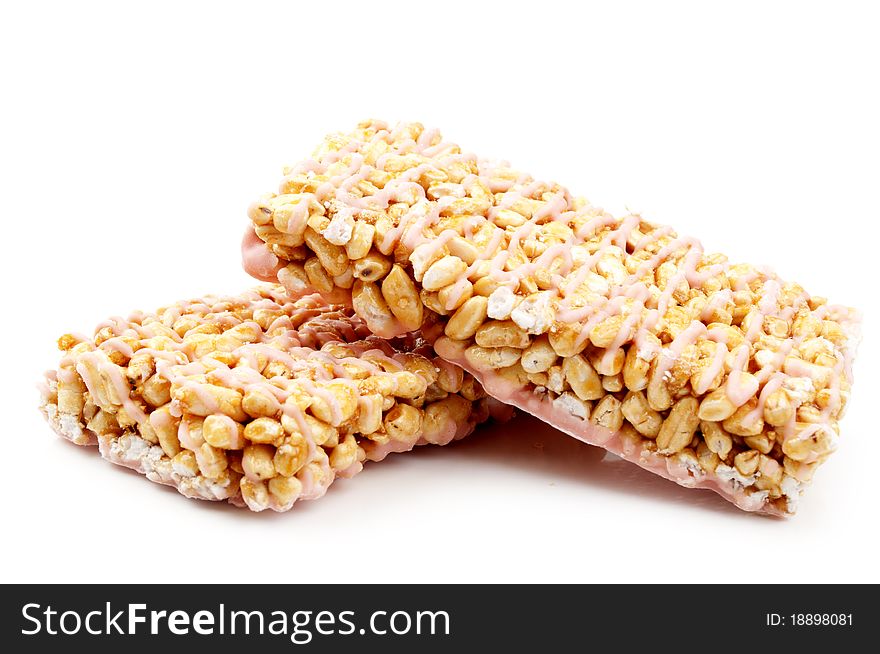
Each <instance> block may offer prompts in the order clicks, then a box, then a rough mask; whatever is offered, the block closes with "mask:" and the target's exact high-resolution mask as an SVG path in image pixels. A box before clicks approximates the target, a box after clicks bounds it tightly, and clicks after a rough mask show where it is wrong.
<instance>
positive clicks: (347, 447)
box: [41, 286, 504, 511]
mask: <svg viewBox="0 0 880 654" xmlns="http://www.w3.org/2000/svg"><path fill="white" fill-rule="evenodd" d="M59 347H60V349H62V350H63V351H64V352H65V355H64V357H63V358H62V360H61V363H60V366H59V369H58V370H57V371H53V372H50V373H47V378H46V383H45V384H44V385H43V388H42V394H43V401H42V407H41V408H42V411H43V413H44V415H45V416H46V418H47V419H48V420H49V423H50V424H51V425H52V427H53V428H54V430H55V431H56V432H57V433H58V434H59V435H61V436H63V437H64V438H67V439H68V440H71V441H73V442H74V443H77V444H79V445H89V444H94V443H95V442H97V444H98V446H99V448H100V452H101V454H102V455H103V456H104V457H105V458H106V459H108V460H110V461H112V462H114V463H117V464H120V465H124V466H127V467H130V468H133V469H135V470H137V471H138V472H140V473H142V474H144V475H146V476H147V477H148V478H149V479H151V480H152V481H155V482H158V483H162V484H168V485H171V486H174V487H176V488H177V489H178V491H180V492H181V493H182V494H183V495H186V496H187V497H195V498H201V499H207V500H224V499H225V500H229V501H230V502H232V503H233V504H237V505H246V506H247V507H248V508H250V509H251V510H253V511H262V510H263V509H267V508H271V509H274V510H275V511H286V510H288V509H290V508H291V507H292V506H293V504H294V502H295V501H296V500H298V499H315V498H318V497H321V496H322V495H323V494H324V492H325V491H326V490H327V487H328V486H329V485H330V484H331V483H332V482H333V480H334V479H335V478H336V477H350V476H352V475H354V474H356V473H357V472H359V471H360V470H361V469H362V467H363V462H364V461H365V460H370V461H379V460H382V459H383V458H384V457H385V456H386V455H387V454H388V453H389V452H403V451H407V450H409V449H411V448H412V447H413V446H414V445H416V444H422V443H433V444H437V445H445V444H447V443H449V442H451V441H452V440H455V439H459V438H462V437H464V436H466V435H468V434H469V433H471V431H473V429H474V427H475V426H476V425H477V424H478V423H480V422H483V421H485V420H486V419H487V418H488V417H489V413H490V400H489V399H488V398H486V397H485V393H484V392H483V390H482V388H481V387H480V385H479V384H478V383H477V382H476V381H475V380H474V378H473V377H472V376H471V375H469V374H467V373H465V372H464V371H463V370H462V369H461V368H459V367H457V366H455V365H452V364H449V363H447V362H445V361H443V360H440V359H437V358H436V357H435V356H434V355H433V352H432V350H431V348H430V346H428V345H426V344H425V342H424V341H423V340H422V339H420V338H418V337H417V336H415V335H407V336H405V337H401V338H398V339H394V340H391V341H385V340H382V339H379V338H376V337H375V336H373V335H371V334H370V332H369V330H368V329H367V328H366V326H365V325H364V323H363V322H362V321H361V320H359V319H358V318H357V317H355V316H353V315H352V311H351V310H350V309H344V308H340V307H331V306H328V305H327V304H325V303H324V302H323V301H322V300H321V299H320V298H318V297H316V296H313V297H305V298H303V299H300V300H298V301H296V302H292V301H291V300H289V299H286V297H285V296H284V293H283V289H281V288H280V287H278V286H266V287H261V288H257V289H255V290H253V291H250V292H248V293H245V294H243V295H240V296H234V297H213V296H212V297H206V298H202V299H197V300H190V301H187V302H180V303H177V304H174V305H172V306H169V307H166V308H163V309H160V310H159V311H157V312H156V313H147V314H145V313H135V314H133V315H131V316H130V317H129V318H128V319H122V318H114V319H111V320H108V321H106V322H104V323H102V324H101V325H99V326H98V328H97V329H96V331H95V334H94V337H93V338H84V337H77V336H74V335H70V334H68V335H65V336H62V337H61V338H60V339H59ZM496 408H497V409H498V414H499V415H500V414H503V413H504V411H503V408H501V407H500V406H499V407H496Z"/></svg>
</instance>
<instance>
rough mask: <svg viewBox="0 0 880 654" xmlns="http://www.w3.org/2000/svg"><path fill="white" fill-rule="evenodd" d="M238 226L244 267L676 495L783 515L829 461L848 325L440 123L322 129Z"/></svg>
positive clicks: (852, 332)
mask: <svg viewBox="0 0 880 654" xmlns="http://www.w3.org/2000/svg"><path fill="white" fill-rule="evenodd" d="M248 214H249V217H250V219H251V221H252V223H253V225H252V228H251V231H250V233H249V234H248V235H247V236H246V238H245V247H244V248H243V252H244V257H245V263H246V268H247V269H248V270H250V271H252V272H255V274H258V275H263V276H265V277H267V278H271V277H277V279H278V281H280V282H281V283H282V284H283V285H284V287H285V289H286V290H287V292H288V293H289V294H290V295H291V296H293V297H298V296H300V295H302V294H305V293H310V292H314V291H318V292H320V293H321V294H323V295H324V296H325V297H327V298H330V299H331V300H332V301H334V302H345V303H349V304H350V305H351V306H353V308H354V310H355V311H356V313H357V314H358V315H359V316H361V317H362V318H363V320H364V321H365V322H366V324H367V325H368V327H369V328H370V330H371V331H372V332H373V333H375V334H377V335H380V336H382V337H392V336H395V335H398V334H401V333H405V332H407V331H410V330H416V329H421V330H422V333H423V334H424V335H425V336H426V337H428V338H430V339H435V338H436V339H437V340H436V342H435V344H434V345H435V348H436V351H437V352H438V354H440V355H441V356H442V357H443V358H445V359H446V360H447V361H451V362H454V363H457V364H458V365H461V366H462V367H464V368H465V369H467V370H468V371H470V372H471V373H472V374H474V376H475V377H477V378H478V379H479V380H480V381H481V382H482V383H483V385H484V387H485V388H486V389H487V391H488V392H489V393H490V394H491V395H493V396H494V397H496V398H497V399H499V400H501V401H504V402H507V403H510V404H512V405H514V406H517V407H519V408H522V409H524V410H526V411H528V412H530V413H532V414H534V415H536V416H538V417H540V418H542V419H543V420H545V421H547V422H549V423H550V424H552V425H554V426H556V427H558V428H559V429H562V430H563V431H565V432H567V433H569V434H571V435H573V436H575V437H577V438H580V439H582V440H585V441H586V442H588V443H592V444H596V445H601V446H603V447H605V448H606V449H607V450H609V451H611V452H613V453H615V454H618V455H620V456H622V457H625V458H626V459H628V460H630V461H633V462H635V463H637V464H639V465H641V466H643V467H644V468H647V469H648V470H651V471H653V472H655V473H657V474H660V475H663V476H665V477H667V478H669V479H672V480H674V481H676V482H678V483H679V484H682V485H684V486H691V487H704V488H710V489H713V490H715V491H717V492H719V493H721V494H722V495H724V496H725V497H727V498H728V499H730V500H732V501H733V502H735V503H736V504H737V506H739V507H741V508H743V509H746V510H749V511H764V512H769V513H776V514H787V513H791V512H793V511H794V510H795V507H796V503H797V500H798V497H799V496H800V494H801V491H802V489H803V488H804V486H805V485H806V484H807V483H808V482H809V481H810V479H811V477H812V476H813V473H814V471H815V469H816V467H817V466H818V465H819V464H820V463H821V462H822V461H824V460H825V459H826V457H827V456H828V455H829V454H830V453H831V452H832V451H833V450H834V449H835V447H836V446H837V442H838V435H839V428H838V421H839V419H840V418H841V417H842V416H843V412H844V409H845V407H846V403H847V400H848V399H849V396H850V385H851V382H852V377H851V362H852V357H853V354H854V350H855V344H856V341H857V336H858V322H859V317H858V315H857V313H856V312H855V311H854V310H852V309H849V308H847V307H843V306H837V305H832V304H828V303H827V302H826V300H825V299H824V298H820V297H816V296H811V295H809V294H808V293H807V292H806V291H805V290H804V289H803V288H802V287H801V286H799V285H797V284H795V283H791V282H787V281H784V280H782V279H780V278H779V277H777V276H776V275H775V274H773V273H771V272H769V271H768V270H765V269H763V268H759V267H755V266H751V265H747V264H737V263H731V262H729V261H728V260H727V258H726V257H724V256H723V255H721V254H712V253H707V252H705V251H704V250H703V248H702V246H701V244H700V242H699V241H697V240H696V239H694V238H689V237H684V236H678V235H677V234H676V233H675V232H674V231H673V230H672V229H670V228H669V227H665V226H662V225H658V224H654V223H652V222H650V221H648V220H645V219H644V218H642V217H641V216H639V215H636V214H633V215H627V216H623V217H614V216H612V215H610V214H608V213H607V212H605V211H603V210H602V209H600V208H598V207H595V206H593V205H591V204H590V203H589V202H587V201H586V200H585V199H583V198H578V197H573V196H572V195H571V194H570V193H569V191H568V190H567V189H566V188H565V187H563V186H561V185H559V184H556V183H552V182H542V181H537V180H535V179H533V178H532V177H531V176H529V175H528V174H525V173H522V172H520V171H518V170H515V169H513V168H511V167H510V166H509V165H508V164H507V163H505V162H494V161H488V160H483V159H479V158H477V157H476V156H474V155H473V154H468V153H465V152H462V151H461V149H460V148H459V147H458V146H456V145H454V144H452V143H447V142H444V141H443V140H442V139H441V137H440V134H439V133H438V132H437V131H436V130H427V129H424V128H423V127H422V125H420V124H418V123H403V124H399V125H397V126H396V127H393V128H392V127H390V126H389V125H387V124H385V123H383V122H380V121H366V122H363V123H361V124H360V125H358V127H357V128H356V129H355V130H354V131H352V132H351V133H347V134H332V135H330V136H329V137H327V138H326V140H325V141H324V143H323V144H322V145H321V146H320V147H319V148H318V149H317V151H316V152H315V153H314V155H313V157H312V158H310V159H307V160H305V161H303V162H301V163H299V164H297V165H295V166H293V167H292V168H289V169H287V170H286V171H285V177H284V179H283V181H282V183H281V188H280V190H279V193H272V194H268V195H266V196H263V197H262V198H260V200H259V201H257V202H255V203H254V204H253V205H252V206H251V207H250V209H249V212H248Z"/></svg>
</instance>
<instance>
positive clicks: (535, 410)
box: [434, 310, 862, 517]
mask: <svg viewBox="0 0 880 654" xmlns="http://www.w3.org/2000/svg"><path fill="white" fill-rule="evenodd" d="M849 316H850V319H849V320H847V321H841V323H840V324H841V327H842V328H844V329H845V331H846V334H847V336H848V339H847V343H846V347H845V348H843V354H844V358H845V365H844V370H843V374H844V375H845V376H846V377H847V378H848V379H852V366H853V361H854V359H855V354H856V350H857V349H858V345H859V343H860V342H861V324H862V315H861V313H859V312H858V311H855V310H850V313H849ZM448 344H449V341H448V340H446V339H443V338H441V339H438V340H437V341H436V342H435V343H434V347H435V351H436V352H437V354H438V355H439V356H440V357H442V358H443V359H445V360H447V361H449V362H450V363H454V364H455V365H457V366H460V367H461V368H463V369H464V370H466V371H467V372H469V373H470V374H471V375H473V376H474V378H475V379H476V380H477V381H478V382H480V384H481V385H482V386H483V389H484V390H485V391H486V393H488V394H489V396H491V397H494V398H495V399H498V400H499V401H502V400H500V399H499V398H500V397H503V398H504V400H503V402H505V403H508V404H510V405H512V406H514V407H516V408H517V409H520V410H521V411H525V412H526V413H529V414H530V415H533V416H535V417H536V418H538V419H539V420H541V421H543V422H546V423H548V424H550V425H551V426H552V427H554V428H556V429H558V430H560V431H562V432H563V433H565V434H568V435H569V436H572V437H573V438H576V439H578V440H580V441H582V442H584V443H587V444H588V445H594V446H597V447H601V448H603V449H605V450H607V451H608V452H610V453H612V454H615V455H617V456H619V457H621V458H622V459H624V460H626V461H629V462H631V463H635V464H636V465H638V466H639V467H641V468H644V469H645V470H647V471H649V472H652V473H654V474H656V475H659V476H661V477H663V478H665V479H668V480H670V481H673V482H675V483H676V484H678V485H679V486H683V487H685V488H701V489H707V490H711V491H714V492H715V493H717V494H719V495H721V496H722V497H724V498H725V499H727V500H729V501H730V502H732V503H733V504H735V505H736V506H737V507H738V508H740V509H742V510H744V511H749V512H758V513H763V514H768V515H773V516H780V517H787V516H791V515H793V514H794V513H795V512H796V511H797V507H798V502H799V499H800V496H801V495H802V494H803V492H804V490H805V488H806V487H807V486H808V485H810V484H802V483H799V484H798V486H797V488H795V489H793V491H794V492H793V493H792V494H791V495H789V496H787V497H788V502H787V505H788V506H787V508H788V511H781V510H779V509H778V508H776V507H775V506H774V505H773V504H771V503H770V502H768V501H767V498H766V492H765V491H756V492H753V493H746V492H745V487H744V486H743V484H742V483H741V482H740V481H738V480H737V478H736V476H732V477H731V478H729V479H722V478H721V477H719V476H718V475H717V474H712V475H707V474H705V472H704V471H702V470H700V471H699V473H700V476H699V477H696V476H694V474H693V473H694V472H695V471H694V470H693V469H692V468H690V467H688V466H686V465H684V464H683V463H681V462H677V461H676V458H675V457H674V456H667V455H663V454H658V453H656V452H651V451H649V450H645V449H641V450H639V449H633V448H628V447H627V446H626V445H627V444H626V443H624V442H622V440H621V439H620V438H619V436H620V434H621V432H622V430H621V431H617V432H611V431H609V430H608V429H606V428H604V427H602V426H600V425H596V424H593V423H591V422H590V421H589V420H581V419H578V418H577V417H575V416H573V415H571V414H565V413H564V412H562V411H559V410H558V409H553V408H552V406H551V407H550V408H549V410H548V409H547V408H546V407H544V406H543V405H545V404H547V403H548V402H547V400H546V396H543V397H542V396H539V395H537V394H535V393H533V392H531V390H528V389H519V390H518V391H515V392H513V393H511V392H510V391H509V390H507V389H505V388H504V384H505V381H504V380H503V379H499V378H498V377H496V376H495V375H492V374H486V373H485V372H483V371H480V370H478V369H476V368H475V367H474V366H472V365H471V364H470V363H468V361H467V360H466V359H465V357H464V356H461V355H460V354H459V353H458V352H456V351H455V350H454V349H452V348H448V347H445V346H446V345H448ZM733 471H734V473H736V470H735V469H733Z"/></svg>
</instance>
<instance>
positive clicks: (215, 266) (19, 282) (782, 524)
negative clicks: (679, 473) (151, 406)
mask: <svg viewBox="0 0 880 654" xmlns="http://www.w3.org/2000/svg"><path fill="white" fill-rule="evenodd" d="M238 4H239V6H238V7H235V8H233V7H232V6H227V5H225V4H223V3H210V4H205V5H199V4H196V3H178V2H174V3H168V4H165V3H156V2H152V3H138V4H135V3H107V4H101V5H98V4H94V3H84V2H76V3H57V4H47V3H40V2H33V3H4V5H3V7H4V8H3V9H2V10H0V55H2V61H3V64H2V68H0V75H2V86H0V93H2V102H0V116H2V120H0V130H2V143H0V148H2V152H0V157H2V170H0V174H2V176H0V179H2V189H0V194H2V197H0V201H2V207H0V210H2V214H0V216H2V218H0V219H2V221H3V225H4V230H5V233H6V235H7V237H6V239H4V240H3V241H2V248H3V252H2V258H0V266H2V279H3V285H4V290H5V295H6V301H5V304H4V309H3V320H2V327H0V328H2V331H3V333H2V344H3V348H4V349H3V353H4V355H3V358H2V372H0V384H2V389H0V390H2V394H0V397H2V402H3V404H2V409H3V411H2V415H3V419H4V423H3V427H2V433H0V438H2V439H3V440H4V442H5V445H4V449H3V452H4V453H5V457H4V463H3V468H4V473H3V477H2V478H3V483H4V486H5V495H4V502H3V504H2V509H0V510H2V512H3V525H4V528H3V532H4V533H3V536H2V538H0V579H2V581H26V582H37V581H113V582H136V581H184V582H190V581H192V582H195V581H228V580H231V581H288V582H306V581H311V582H334V581H337V582H338V581H405V582H427V581H446V582H453V581H689V582H709V581H774V582H775V581H778V582H783V581H807V580H817V581H872V582H878V581H880V563H878V561H880V557H878V556H877V554H876V552H877V545H878V537H880V528H878V509H877V502H878V465H877V463H876V459H877V457H878V456H880V454H878V452H880V442H878V438H877V425H878V418H877V414H876V413H875V410H876V408H877V398H876V397H874V395H875V394H876V393H878V391H880V389H878V386H877V381H876V379H877V378H876V370H877V369H878V367H880V357H878V339H877V336H878V334H877V328H876V321H877V318H878V314H877V283H878V282H877V272H876V271H877V268H876V266H877V265H878V258H880V253H878V240H877V223H878V218H880V195H878V181H880V165H878V153H880V134H878V131H880V130H878V116H880V102H878V95H877V89H878V83H877V82H878V80H877V71H878V63H880V47H878V38H877V28H878V16H877V14H876V12H875V10H874V9H873V8H872V5H871V3H864V4H856V3H849V2H827V3H823V4H813V3H792V4H788V3H779V2H757V3H751V2H740V3H729V4H726V6H725V7H722V6H721V5H720V3H692V4H677V3H676V4H670V3H628V2H615V3H602V4H603V6H602V7H601V8H586V6H585V5H583V4H582V3H575V2H550V1H548V0H541V1H540V2H530V3H523V4H517V3H513V2H504V3H499V4H497V5H491V4H490V3H482V2H475V1H470V2H463V3H459V2H452V1H450V0H444V2H434V3H430V4H422V3H417V2H403V3H399V4H391V3H386V2H380V1H378V0H371V1H370V2H357V3H352V4H351V5H350V6H347V5H341V4H335V3H330V2H326V3H325V2H310V3H293V2H290V3H277V4H267V3H261V2H248V3H238ZM369 116H376V117H381V118H384V119H386V120H389V121H397V120H399V119H410V120H420V121H422V122H424V123H426V124H428V125H430V126H438V127H440V128H442V129H443V130H444V134H445V135H446V136H447V137H448V138H450V139H451V140H453V141H457V142H459V143H461V144H463V145H464V147H465V148H466V149H468V150H472V151H476V152H478V153H481V154H484V155H487V156H498V157H503V158H507V159H510V160H511V161H512V162H513V163H514V164H516V165H520V166H522V167H524V168H526V169H528V170H530V171H531V172H533V173H534V174H535V175H536V176H538V177H542V178H550V179H557V180H559V181H561V182H563V183H565V184H567V185H569V186H570V187H571V188H572V189H573V190H574V191H576V192H577V193H580V194H585V195H587V196H588V197H589V198H590V199H591V200H592V202H593V203H594V204H600V205H602V206H604V207H606V208H607V209H609V210H611V211H613V212H615V213H620V212H622V211H625V209H626V208H629V209H632V210H639V211H641V212H642V213H643V214H644V215H645V216H647V217H650V218H651V219H654V220H657V221H660V222H664V223H671V224H673V225H675V226H676V227H677V228H678V229H679V231H680V232H683V233H687V234H693V235H696V236H699V237H701V238H702V239H703V241H704V243H705V245H706V246H707V248H708V249H710V250H723V251H724V252H726V253H727V254H729V255H731V257H732V258H733V259H734V260H745V261H750V262H754V263H762V264H765V263H767V264H771V265H772V266H773V267H774V268H775V269H777V270H778V271H779V272H780V273H782V275H783V276H785V277H789V278H792V279H796V280H798V281H799V282H800V283H802V284H803V285H804V286H806V287H807V289H808V290H810V291H811V292H813V293H815V294H819V295H826V296H830V297H831V298H832V300H833V301H835V302H840V303H846V304H851V305H855V306H858V307H859V308H860V309H862V310H863V311H864V314H865V329H864V341H863V344H862V347H861V351H860V356H859V360H858V362H857V365H856V371H855V372H856V385H855V391H854V393H853V396H852V401H851V404H850V410H849V413H848V415H847V417H846V419H845V420H844V422H843V425H842V427H843V430H842V442H841V447H840V450H839V452H838V453H837V454H836V455H835V456H834V457H832V459H831V460H830V461H829V462H828V463H827V464H826V465H825V466H824V468H823V469H822V470H821V471H820V472H819V473H818V474H817V478H816V480H815V484H814V486H813V488H812V489H810V491H808V494H807V496H806V497H805V498H804V501H803V502H802V506H801V510H800V513H799V514H798V515H797V516H796V517H794V518H792V519H789V520H774V519H767V518H761V517H756V516H754V515H750V514H746V513H743V512H740V511H738V510H737V509H735V508H733V507H732V506H730V505H728V504H727V503H725V502H724V501H722V500H721V499H720V498H717V497H716V496H714V495H713V494H711V493H708V492H706V491H687V490H684V489H680V488H679V487H677V486H675V485H673V484H672V483H670V482H666V481H663V480H661V479H659V478H655V477H652V476H651V475H649V474H648V473H645V472H643V471H641V470H639V469H637V468H635V467H633V466H631V465H629V464H626V463H622V462H616V463H614V462H603V461H602V453H601V451H600V450H596V449H594V448H591V447H588V446H586V445H582V444H580V443H577V442H575V441H573V440H572V439H569V438H566V437H564V436H562V435H561V434H559V433H556V432H553V431H552V430H550V429H548V428H543V427H541V426H540V424H539V423H537V422H536V421H534V420H531V419H525V418H524V419H521V420H519V421H517V422H515V423H512V424H511V425H507V426H504V427H496V428H491V429H488V430H486V431H485V432H483V433H482V434H480V435H475V436H474V437H472V438H471V439H470V440H469V441H465V442H463V443H461V444H458V445H455V446H451V447H447V448H422V449H421V451H418V452H416V453H412V454H409V455H398V456H395V457H392V458H391V459H389V460H387V461H385V462H384V463H382V464H374V465H369V466H368V467H367V469H366V471H365V472H364V473H363V474H362V475H360V476H359V477H357V478H355V479H353V480H346V481H341V482H339V483H337V484H335V485H334V486H333V487H332V488H331V490H330V492H329V493H328V495H327V496H326V497H324V498H323V499H321V500H319V501H316V502H311V503H303V504H301V505H298V506H297V507H296V508H295V509H294V510H293V511H292V512H290V513H288V514H282V515H274V514H269V513H265V514H259V515H253V514H249V513H247V512H244V511H241V510H237V509H234V508H232V507H229V506H224V505H211V504H208V503H203V502H195V501H188V500H185V499H183V498H182V497H180V496H178V495H177V494H176V493H175V492H174V491H172V490H169V489H165V488H162V487H159V486H156V485H153V484H150V483H147V482H146V481H145V480H144V479H143V478H141V477H139V476H138V475H135V474H134V473H130V472H127V471H124V470H122V469H119V468H116V467H113V466H110V465H109V464H106V463H104V462H103V461H101V460H100V458H99V457H98V456H97V455H96V453H95V452H94V451H89V450H87V449H81V448H77V447H75V446H72V445H69V444H67V443H64V442H61V441H60V440H59V439H57V438H55V437H54V436H53V435H52V434H51V432H50V430H49V429H48V427H47V426H46V425H45V424H44V423H43V422H42V420H41V418H40V416H39V414H38V412H37V410H36V403H37V392H36V391H35V389H34V385H35V383H36V381H37V379H38V378H39V377H40V374H41V373H42V371H43V370H44V369H46V368H49V367H51V366H53V365H54V364H55V363H56V362H57V359H58V353H57V352H56V351H55V350H54V339H55V338H57V336H59V335H60V334H62V333H64V332H66V331H71V330H72V331H83V332H85V331H89V330H90V329H91V328H92V327H93V326H94V325H95V324H96V323H97V322H98V321H100V320H101V319H103V318H104V317H106V316H109V315H113V314H127V313H128V312H129V311H130V310H132V309H137V308H141V309H152V308H155V307H157V306H160V305H162V304H165V303H168V302H171V301H173V300H177V299H181V298H185V297H191V296H194V295H199V294H204V293H208V292H220V293H224V292H226V293H232V292H237V291H239V290H242V289H245V288H247V287H248V286H249V285H250V284H251V282H250V281H249V279H248V278H247V277H246V275H245V274H244V273H243V272H242V271H241V270H240V267H239V260H238V244H239V237H240V235H241V233H242V229H243V227H244V225H245V222H246V219H245V208H246V206H247V204H248V203H249V202H250V201H251V200H252V199H253V198H255V197H256V196H257V195H258V194H259V193H261V192H263V191H265V190H271V189H274V188H275V185H276V184H277V182H278V180H279V179H280V176H281V173H280V170H281V167H282V165H284V164H287V163H292V162H294V161H296V160H297V159H299V158H301V157H303V156H305V155H307V154H308V153H309V152H310V151H311V149H312V147H314V145H316V144H317V143H318V142H319V140H320V139H321V137H322V136H323V135H324V134H325V133H326V132H329V131H334V130H342V129H349V128H350V127H352V126H353V125H354V124H355V123H356V122H357V121H359V120H360V119H362V118H365V117H369Z"/></svg>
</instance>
